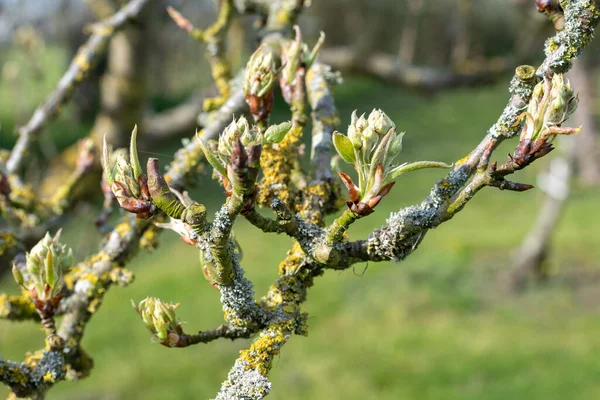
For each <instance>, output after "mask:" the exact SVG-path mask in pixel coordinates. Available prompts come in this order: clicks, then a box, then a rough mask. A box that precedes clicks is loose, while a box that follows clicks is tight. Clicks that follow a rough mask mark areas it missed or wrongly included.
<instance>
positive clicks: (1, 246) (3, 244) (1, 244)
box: [0, 232, 19, 257]
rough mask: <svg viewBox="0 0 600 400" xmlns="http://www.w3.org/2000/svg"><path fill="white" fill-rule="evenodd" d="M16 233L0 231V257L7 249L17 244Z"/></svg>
mask: <svg viewBox="0 0 600 400" xmlns="http://www.w3.org/2000/svg"><path fill="white" fill-rule="evenodd" d="M18 243H19V242H18V241H17V234H16V233H9V232H2V233H0V257H1V256H3V255H4V254H5V253H6V252H7V251H8V250H9V249H11V248H13V247H15V246H17V245H18Z"/></svg>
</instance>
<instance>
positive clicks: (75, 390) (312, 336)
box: [0, 78, 600, 400]
mask: <svg viewBox="0 0 600 400" xmlns="http://www.w3.org/2000/svg"><path fill="white" fill-rule="evenodd" d="M507 82H508V79H506V82H503V83H502V84H499V85H497V86H495V87H488V88H480V89H461V90H456V91H452V92H447V93H443V94H441V95H438V96H435V97H426V96H422V95H418V94H415V93H411V92H405V91H402V90H399V89H397V88H394V87H391V86H390V85H386V84H383V83H381V82H378V81H373V80H370V79H362V78H352V79H348V80H347V82H346V83H345V84H344V85H342V86H340V87H339V88H337V91H336V98H337V105H338V108H339V110H340V115H341V116H342V120H343V123H342V127H345V125H347V123H348V121H349V116H350V113H351V112H352V110H354V109H355V108H358V109H359V112H368V111H370V110H371V109H372V108H374V107H379V108H382V109H383V110H385V111H386V112H387V113H388V114H389V115H390V116H391V117H392V118H393V119H394V121H395V122H396V124H397V126H398V128H399V129H401V130H405V131H406V132H407V134H406V136H405V146H404V151H403V154H402V157H404V159H405V160H406V161H409V160H418V159H432V160H441V161H447V162H451V161H453V160H456V159H459V158H461V157H462V156H464V155H466V154H467V153H468V152H469V151H470V150H471V149H472V148H473V147H474V146H475V144H476V143H477V142H478V140H480V138H482V137H483V135H484V134H485V132H486V130H487V129H488V127H489V126H490V125H491V124H492V123H493V122H494V121H495V119H496V118H497V116H498V115H499V113H500V111H501V110H502V108H503V106H504V104H505V102H506V99H507V97H508V94H507V93H506V89H505V88H506V84H507ZM1 90H2V89H0V91H1ZM36 90H37V89H36ZM36 96H37V95H36ZM0 109H1V108H0ZM279 110H280V111H279V114H278V115H276V116H275V119H277V120H280V119H284V118H287V115H286V114H285V112H282V111H281V110H285V108H282V107H281V104H280V107H279ZM0 117H2V123H3V124H4V126H6V125H7V124H8V123H7V122H6V121H7V120H8V119H10V113H8V112H4V113H2V114H0ZM66 121H68V120H66ZM13 123H14V122H13ZM67 123H68V122H65V124H67ZM68 130H69V132H70V134H71V135H70V138H71V140H73V137H74V136H77V134H82V132H84V131H85V130H84V129H82V128H81V127H79V128H78V127H77V126H68ZM511 145H512V146H514V142H512V143H510V144H508V145H506V146H503V147H502V148H501V149H500V150H499V151H498V152H497V154H498V157H499V158H500V159H502V158H503V157H504V156H503V154H506V153H507V152H508V151H509V150H510V146H511ZM161 152H166V151H161ZM162 161H163V162H167V161H168V157H163V160H162ZM545 161H547V160H544V162H545ZM544 162H539V163H538V164H537V165H535V164H534V165H533V166H532V168H529V169H528V170H527V171H525V172H524V173H521V174H519V175H518V176H517V178H516V179H519V180H521V181H525V182H535V175H536V173H537V172H539V170H540V169H541V168H543V165H544ZM163 165H164V164H163ZM442 175H443V172H440V171H422V172H416V173H413V174H409V175H407V176H403V177H402V178H401V179H400V181H399V182H398V184H397V185H396V186H395V187H394V190H393V191H392V193H391V194H390V195H389V196H388V197H386V198H385V199H384V200H383V201H382V203H381V204H380V205H379V206H378V208H377V211H376V212H375V213H374V214H373V215H372V216H370V217H369V218H365V219H363V220H361V221H359V222H358V223H356V224H355V225H354V226H353V227H352V229H351V232H350V233H351V237H352V238H363V237H365V236H366V235H367V234H368V233H369V232H370V231H372V229H373V228H375V227H378V226H380V225H381V224H382V223H383V222H384V219H385V216H386V215H388V214H389V213H390V212H391V211H395V210H398V209H400V208H401V207H403V206H405V205H410V204H414V203H416V202H419V201H421V200H422V199H423V198H424V197H425V196H426V195H427V193H428V192H429V189H430V188H431V186H432V184H433V183H434V182H435V181H436V180H437V179H439V178H440V177H441V176H442ZM194 194H195V199H196V200H198V201H201V202H205V203H206V204H207V205H208V208H209V210H212V211H214V210H216V208H217V207H218V205H219V202H220V201H222V197H221V190H220V189H219V188H218V186H217V184H216V183H214V182H211V181H210V180H208V178H207V177H205V178H204V179H203V180H202V181H201V186H200V188H199V189H196V190H195V191H194ZM541 198H542V194H541V192H540V191H538V190H532V191H529V192H526V193H521V194H516V193H508V192H500V191H498V190H495V189H487V190H484V191H483V192H481V193H480V194H478V195H477V196H476V197H475V199H474V200H473V201H472V202H471V203H470V204H469V205H468V206H467V207H466V209H465V210H464V211H463V212H461V213H460V214H459V215H458V216H456V217H455V218H454V219H453V220H452V221H449V222H447V223H446V224H444V225H442V226H441V227H439V228H438V229H436V230H433V231H431V232H429V233H428V234H427V237H426V238H425V240H424V242H423V244H422V245H421V246H420V248H419V249H418V250H417V251H416V252H415V253H414V254H413V255H412V256H411V257H409V258H408V259H407V260H406V261H404V262H401V263H397V264H396V263H380V264H374V263H370V264H369V265H359V266H357V267H356V268H355V269H354V270H348V271H344V272H327V273H326V274H325V276H324V277H321V278H318V279H317V280H316V285H315V287H313V288H312V289H311V290H310V292H309V298H308V301H307V303H306V305H305V309H306V311H308V313H309V329H310V333H309V336H308V337H306V338H305V337H294V338H292V339H291V340H290V342H289V343H288V344H287V345H286V346H285V347H284V348H283V349H282V352H281V355H280V356H279V357H278V358H277V359H276V360H275V366H274V368H273V371H272V373H271V380H272V382H273V391H272V394H271V397H270V398H271V399H286V400H294V399H342V398H343V399H365V398H377V399H397V398H409V399H416V398H418V399H512V398H527V399H544V400H547V399H564V398H578V399H596V398H597V397H598V393H599V392H600V381H599V380H598V379H597V378H598V376H600V360H598V357H596V354H598V351H600V319H599V318H598V311H599V310H600V292H599V291H598V289H600V286H598V284H594V282H593V281H590V282H587V283H586V284H585V285H583V286H582V285H579V286H574V285H571V284H568V282H566V281H565V280H562V279H558V278H557V279H556V280H555V281H553V282H551V283H550V284H548V285H545V286H540V287H536V288H532V289H531V290H529V291H527V292H526V293H524V294H521V295H518V296H517V295H512V294H509V293H507V292H506V291H505V290H503V284H502V280H503V276H504V271H507V270H509V269H510V268H511V255H512V253H511V252H512V250H513V249H514V248H515V247H516V246H518V245H519V243H520V241H521V240H522V238H523V236H524V235H525V233H526V232H527V230H528V228H529V227H530V224H531V223H532V222H533V220H534V218H535V213H536V209H537V207H538V206H539V203H540V200H541ZM599 200H600V191H599V190H598V189H583V188H580V187H575V188H574V190H573V195H572V198H571V199H570V201H569V204H568V208H567V211H566V213H565V215H564V218H563V220H562V222H561V223H560V229H559V231H558V232H557V234H556V236H555V240H554V245H553V260H552V261H551V263H552V267H553V268H554V270H555V271H572V270H577V271H585V272H586V273H594V272H600V271H599V270H598V268H597V265H598V260H600V247H599V246H597V238H598V234H599V231H598V230H599V228H598V226H599V224H598V223H599V222H600V221H599V217H598V214H597V212H595V211H596V208H597V204H598V201H599ZM95 212H96V211H95V210H94V209H93V208H92V209H90V208H88V209H85V210H83V211H82V212H80V215H79V217H78V218H77V220H76V222H75V223H71V224H70V225H69V226H68V229H67V230H66V232H65V235H64V238H65V241H66V242H67V243H69V244H70V245H72V246H74V248H75V250H76V253H77V255H78V256H79V257H82V256H84V255H85V254H87V253H88V252H89V251H90V249H93V248H94V247H95V246H97V244H98V241H99V240H100V236H99V234H97V233H95V231H94V229H93V228H92V223H91V220H92V217H93V215H94V214H95ZM235 232H236V237H237V238H238V239H239V241H240V243H241V246H242V248H243V250H244V260H243V266H244V268H245V269H246V271H247V275H248V276H249V277H250V278H251V279H252V280H253V282H254V283H255V289H256V293H257V296H261V295H262V294H263V293H265V291H266V290H267V288H268V286H269V284H270V283H271V282H272V281H273V280H274V279H275V278H276V274H277V265H278V263H279V261H280V260H281V259H282V258H283V257H284V256H285V253H286V251H287V249H288V248H289V246H290V243H291V241H290V240H289V239H288V238H287V237H284V236H275V235H270V236H269V235H263V234H257V231H256V230H255V229H254V228H253V227H251V226H249V224H248V223H246V222H245V221H244V220H239V221H238V222H236V228H235ZM129 267H130V268H131V269H132V270H133V271H134V272H135V274H136V281H135V283H134V284H133V285H132V286H130V287H128V288H118V287H114V288H112V289H111V291H110V293H108V295H107V296H106V299H105V302H104V304H103V305H102V307H101V309H100V311H99V312H98V313H97V314H96V315H95V316H94V318H93V319H92V321H91V323H90V324H89V325H88V327H87V331H86V335H85V338H84V340H83V346H84V348H85V349H86V351H87V352H88V353H89V354H90V355H92V357H93V358H94V360H95V368H94V370H93V371H92V375H91V377H89V378H87V379H85V380H82V381H80V382H76V383H60V384H58V385H57V387H55V388H54V389H52V391H51V392H50V394H49V396H48V398H50V399H166V398H175V399H192V398H193V399H204V398H211V397H213V396H214V395H215V393H216V392H217V390H218V388H219V386H220V383H221V382H222V381H223V380H224V379H225V377H226V374H227V372H228V370H229V368H230V366H231V365H232V362H233V360H234V359H235V358H236V356H237V353H238V351H239V350H240V349H242V348H244V347H245V346H247V345H248V341H240V342H233V343H232V342H227V341H220V342H214V343H211V344H208V345H199V346H195V347H192V348H187V349H166V348H164V347H162V346H159V345H157V344H153V343H151V342H150V338H149V335H148V334H147V332H146V331H145V329H144V328H143V326H142V323H141V321H139V317H138V316H137V314H136V313H135V312H134V311H133V310H132V309H131V306H130V302H129V300H130V299H135V300H136V301H139V300H140V299H142V298H144V297H146V296H157V297H160V298H161V299H163V300H165V301H174V302H180V303H181V306H180V308H179V309H178V311H179V315H180V317H181V319H182V320H184V321H186V322H187V323H186V325H185V329H186V330H189V331H190V332H193V331H196V330H199V329H210V328H213V327H215V326H216V325H218V324H220V323H221V322H222V313H221V311H220V304H219V295H218V292H217V291H215V290H214V289H212V288H211V287H210V286H209V285H208V284H207V283H206V281H205V280H204V278H203V276H202V271H201V268H200V266H199V263H198V254H197V252H196V251H195V250H194V249H193V248H191V247H189V246H186V245H184V244H183V243H181V242H180V241H179V240H178V239H177V238H176V237H175V235H174V234H172V233H170V232H165V233H164V234H163V235H162V237H161V245H160V247H159V249H158V250H157V251H155V252H154V253H152V254H148V253H144V252H142V253H140V254H139V255H138V257H136V258H135V260H134V261H133V262H132V263H131V264H130V265H129ZM15 286H16V285H15V284H14V283H13V282H12V279H11V278H10V277H5V278H4V280H2V281H0V291H7V292H11V293H16V292H17V289H16V287H15ZM42 343H43V335H42V332H41V331H40V329H38V327H37V326H35V325H33V324H28V323H25V324H11V323H7V322H5V321H0V354H2V356H4V357H5V358H10V359H16V360H20V359H22V358H23V355H24V353H25V352H26V351H30V350H34V349H37V348H39V347H40V346H42ZM6 393H7V392H6V390H5V389H4V388H0V396H4V395H6Z"/></svg>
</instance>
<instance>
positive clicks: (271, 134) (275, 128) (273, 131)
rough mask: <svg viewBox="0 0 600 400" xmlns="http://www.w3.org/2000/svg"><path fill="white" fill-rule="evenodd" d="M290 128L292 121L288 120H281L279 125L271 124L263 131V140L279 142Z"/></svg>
mask: <svg viewBox="0 0 600 400" xmlns="http://www.w3.org/2000/svg"><path fill="white" fill-rule="evenodd" d="M290 129H292V123H291V122H289V121H288V122H283V123H281V124H279V125H271V126H270V127H269V128H268V129H267V131H266V132H265V136H264V142H265V143H279V142H281V141H282V140H283V138H284V137H285V135H286V134H287V133H288V132H289V131H290Z"/></svg>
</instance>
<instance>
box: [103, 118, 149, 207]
mask: <svg viewBox="0 0 600 400" xmlns="http://www.w3.org/2000/svg"><path fill="white" fill-rule="evenodd" d="M136 138H137V125H136V126H135V127H134V128H133V131H132V132H131V144H130V149H129V159H127V158H126V157H125V156H124V155H123V154H122V153H119V156H118V157H117V160H116V163H115V164H111V159H110V153H111V150H112V149H111V148H110V147H109V146H108V145H107V143H106V137H104V151H103V154H102V156H103V160H102V161H103V168H104V176H105V177H106V181H107V183H108V184H109V185H112V184H113V182H120V183H121V184H122V185H123V186H125V187H126V188H127V190H128V191H129V192H130V193H131V195H132V196H133V197H136V198H137V197H139V196H140V193H141V188H140V185H139V183H138V178H139V177H140V176H141V175H142V167H141V165H140V160H139V158H138V154H137V143H136Z"/></svg>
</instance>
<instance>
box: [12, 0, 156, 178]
mask: <svg viewBox="0 0 600 400" xmlns="http://www.w3.org/2000/svg"><path fill="white" fill-rule="evenodd" d="M147 3H148V0H131V1H130V2H129V3H127V5H126V6H124V7H123V8H121V9H120V10H119V11H118V12H117V13H116V14H115V15H113V16H112V17H110V18H109V19H107V20H105V21H103V22H101V23H99V24H97V25H94V26H93V33H92V35H91V36H90V38H89V39H88V41H87V42H86V43H85V44H84V45H83V46H81V48H80V49H79V51H78V53H77V55H76V56H75V58H73V61H71V64H70V65H69V68H68V69H67V72H65V74H64V75H63V76H62V78H61V79H60V81H59V82H58V85H57V87H56V89H55V90H54V92H52V93H51V94H50V95H49V96H48V97H47V98H46V101H45V102H44V103H43V104H42V105H40V106H39V107H38V108H37V109H36V110H35V112H34V113H33V116H32V117H31V119H30V120H29V122H27V124H26V125H25V126H23V127H21V128H19V130H18V134H19V139H18V140H17V143H16V144H15V147H14V148H13V150H12V152H11V154H10V157H9V159H8V161H7V163H6V168H7V170H8V173H9V174H14V173H16V172H17V171H18V169H19V168H20V166H21V165H22V164H23V162H24V161H25V153H26V152H27V150H28V149H29V147H30V146H31V144H32V143H33V142H34V141H35V140H36V139H37V137H38V136H39V135H40V133H41V131H42V128H43V127H44V125H45V124H46V123H47V122H49V121H50V120H52V119H54V118H56V117H57V116H58V115H59V114H60V112H61V110H62V107H63V106H64V105H65V104H66V103H67V102H68V101H69V100H70V99H71V97H72V96H73V93H74V92H75V88H77V86H78V85H79V84H80V83H81V82H82V81H83V80H84V79H85V78H86V77H87V76H88V74H89V72H90V70H91V69H93V68H94V67H95V66H96V64H97V63H98V61H99V60H100V59H101V58H102V56H103V55H104V53H105V51H106V48H107V45H108V42H109V41H110V38H111V37H113V35H114V34H115V33H116V32H117V31H118V30H119V29H121V28H122V27H123V26H124V25H125V24H126V23H127V22H129V21H131V20H132V19H135V17H136V16H137V15H138V14H139V13H140V12H141V11H142V9H143V8H144V6H145V5H146V4H147Z"/></svg>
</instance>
